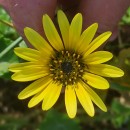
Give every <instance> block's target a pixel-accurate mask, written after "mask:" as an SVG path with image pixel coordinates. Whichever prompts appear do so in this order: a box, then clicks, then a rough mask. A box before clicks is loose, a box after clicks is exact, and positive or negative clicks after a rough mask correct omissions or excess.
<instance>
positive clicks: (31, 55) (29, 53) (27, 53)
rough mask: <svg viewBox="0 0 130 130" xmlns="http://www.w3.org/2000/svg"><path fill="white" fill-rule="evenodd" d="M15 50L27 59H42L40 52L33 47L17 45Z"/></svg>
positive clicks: (18, 54)
mask: <svg viewBox="0 0 130 130" xmlns="http://www.w3.org/2000/svg"><path fill="white" fill-rule="evenodd" d="M14 52H15V54H16V55H17V56H19V57H20V58H22V59H24V60H27V61H40V59H41V60H42V58H41V54H40V52H39V51H37V50H34V49H31V48H21V47H17V48H15V49H14Z"/></svg>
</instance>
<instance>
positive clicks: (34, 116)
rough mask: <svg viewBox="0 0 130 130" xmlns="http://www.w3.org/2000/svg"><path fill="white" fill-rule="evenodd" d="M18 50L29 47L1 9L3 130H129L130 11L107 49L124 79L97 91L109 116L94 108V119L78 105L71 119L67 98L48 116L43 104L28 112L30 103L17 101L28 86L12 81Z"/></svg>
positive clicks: (0, 112) (0, 122) (0, 119)
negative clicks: (66, 102) (65, 103)
mask: <svg viewBox="0 0 130 130" xmlns="http://www.w3.org/2000/svg"><path fill="white" fill-rule="evenodd" d="M16 46H24V47H26V44H25V42H24V41H23V40H22V38H21V37H20V36H19V35H18V34H17V32H16V31H15V29H14V28H13V26H12V23H11V19H10V16H9V15H8V14H7V13H6V11H5V10H4V9H3V8H2V7H0V130H52V129H53V130H85V129H86V130H101V129H102V130H130V8H128V10H127V11H126V13H125V14H124V16H123V17H122V19H121V21H120V22H119V25H118V37H117V39H115V40H114V41H113V42H111V43H107V44H106V46H105V48H104V49H105V50H107V51H110V52H112V53H113V55H114V58H113V59H112V60H111V61H109V64H112V65H115V66H117V67H120V68H121V69H123V70H124V72H125V75H124V76H123V77H122V78H117V79H110V78H109V79H108V80H109V83H110V89H109V90H107V91H101V90H100V91H99V92H98V91H97V90H95V91H96V92H97V93H98V94H99V96H100V97H101V98H102V99H103V101H104V102H105V104H106V106H107V108H108V112H106V113H104V112H102V111H101V110H100V109H99V108H97V107H96V106H95V110H96V114H95V116H94V117H93V118H91V117H89V116H88V115H87V114H86V113H85V111H84V110H83V108H82V107H81V106H80V105H79V104H78V113H77V116H76V118H74V119H69V118H68V116H67V114H66V110H65V105H64V94H61V97H60V98H59V100H58V102H57V103H56V104H55V105H54V107H53V108H52V109H51V110H49V111H47V112H46V111H42V110H41V104H40V105H38V106H36V107H34V108H31V109H29V108H28V107H27V103H28V100H25V101H20V100H18V99H17V95H18V93H19V92H20V91H21V90H22V89H23V88H25V87H26V86H27V85H28V84H29V83H19V82H15V81H12V80H11V74H12V73H11V72H9V71H8V66H9V65H10V64H12V63H17V62H20V59H19V58H18V57H17V56H16V55H15V54H14V53H13V48H14V47H16Z"/></svg>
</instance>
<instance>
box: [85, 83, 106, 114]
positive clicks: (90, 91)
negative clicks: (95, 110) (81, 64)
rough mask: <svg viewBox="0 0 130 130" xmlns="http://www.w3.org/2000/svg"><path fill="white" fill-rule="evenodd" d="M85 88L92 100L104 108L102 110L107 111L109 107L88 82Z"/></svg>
mask: <svg viewBox="0 0 130 130" xmlns="http://www.w3.org/2000/svg"><path fill="white" fill-rule="evenodd" d="M84 88H85V89H86V91H87V92H88V93H89V96H90V98H91V99H92V101H93V102H94V103H95V104H96V105H97V106H98V107H99V108H100V109H101V110H102V111H105V112H106V111H107V108H106V106H105V104H104V103H103V101H102V99H101V98H100V97H99V96H98V95H97V94H96V93H95V92H94V91H93V90H92V89H91V88H90V87H89V86H87V85H86V84H85V85H84Z"/></svg>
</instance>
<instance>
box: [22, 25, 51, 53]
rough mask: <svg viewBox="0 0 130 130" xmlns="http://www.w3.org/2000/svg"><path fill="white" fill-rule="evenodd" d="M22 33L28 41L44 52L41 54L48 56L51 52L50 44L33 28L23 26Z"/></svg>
mask: <svg viewBox="0 0 130 130" xmlns="http://www.w3.org/2000/svg"><path fill="white" fill-rule="evenodd" d="M24 33H25V35H26V37H27V39H28V41H29V42H30V43H31V44H32V45H33V46H34V47H35V48H36V49H38V50H39V51H41V52H44V53H43V54H44V55H46V56H49V55H50V54H52V52H53V50H52V48H51V46H50V45H49V44H48V43H47V42H46V40H45V39H44V38H43V37H42V36H41V35H40V34H38V33H37V32H36V31H34V30H33V29H31V28H29V27H26V28H24Z"/></svg>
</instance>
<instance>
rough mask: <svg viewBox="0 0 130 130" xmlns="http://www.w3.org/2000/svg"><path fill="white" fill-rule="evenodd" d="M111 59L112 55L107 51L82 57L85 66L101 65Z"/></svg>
mask: <svg viewBox="0 0 130 130" xmlns="http://www.w3.org/2000/svg"><path fill="white" fill-rule="evenodd" d="M112 57H113V55H112V53H110V52H107V51H96V52H93V53H92V54H90V55H88V56H86V57H84V58H83V59H84V62H85V63H86V64H101V63H104V62H106V61H109V60H110V59H111V58H112Z"/></svg>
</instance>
